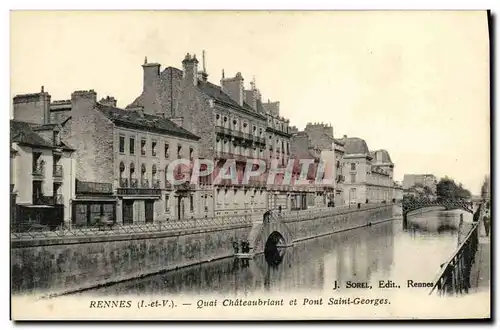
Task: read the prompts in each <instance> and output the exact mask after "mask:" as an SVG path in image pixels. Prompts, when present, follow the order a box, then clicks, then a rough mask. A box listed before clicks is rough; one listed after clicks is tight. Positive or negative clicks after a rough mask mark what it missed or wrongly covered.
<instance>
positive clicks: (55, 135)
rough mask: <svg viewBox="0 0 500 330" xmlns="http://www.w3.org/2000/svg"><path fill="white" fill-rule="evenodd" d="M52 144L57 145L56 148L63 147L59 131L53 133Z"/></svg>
mask: <svg viewBox="0 0 500 330" xmlns="http://www.w3.org/2000/svg"><path fill="white" fill-rule="evenodd" d="M52 143H53V144H54V145H55V146H59V145H61V139H60V138H59V132H58V131H54V132H53V133H52Z"/></svg>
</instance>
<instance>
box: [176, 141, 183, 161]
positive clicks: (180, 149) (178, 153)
mask: <svg viewBox="0 0 500 330" xmlns="http://www.w3.org/2000/svg"><path fill="white" fill-rule="evenodd" d="M181 154H182V146H181V145H180V144H179V145H177V158H181Z"/></svg>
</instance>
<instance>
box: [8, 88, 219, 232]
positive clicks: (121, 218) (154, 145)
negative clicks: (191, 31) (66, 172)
mask: <svg viewBox="0 0 500 330" xmlns="http://www.w3.org/2000/svg"><path fill="white" fill-rule="evenodd" d="M45 94H47V93H45ZM47 95H48V94H47ZM47 95H44V97H45V98H44V99H45V100H48V102H50V95H49V96H48V97H47ZM38 104H40V102H38ZM28 108H29V107H26V106H24V107H23V108H21V109H18V111H17V112H16V111H15V112H16V113H18V114H21V115H23V114H24V113H25V112H26V111H28V110H27V109H28ZM39 108H40V110H41V111H44V113H43V118H48V119H44V120H45V121H49V122H50V121H52V122H54V121H60V122H61V123H60V124H59V126H61V127H62V132H61V134H62V136H63V137H64V140H65V141H68V143H70V144H71V143H73V144H74V148H75V152H74V158H75V171H74V172H75V176H74V177H75V180H73V186H75V196H74V198H73V199H72V210H71V212H69V213H70V214H72V224H73V225H76V226H87V225H94V224H96V223H97V222H99V221H113V222H117V223H121V224H132V223H151V222H154V221H158V220H159V221H162V220H165V221H166V220H173V219H189V218H194V217H202V216H205V215H207V216H208V215H209V214H210V213H213V211H211V209H213V207H211V206H210V204H209V203H208V202H207V201H206V198H205V196H204V194H203V191H202V190H200V189H199V188H198V186H197V185H193V184H190V183H187V184H177V185H174V184H171V182H172V180H168V179H167V173H168V171H167V170H168V169H169V165H170V164H171V163H172V162H173V161H174V160H178V159H184V160H185V161H186V162H187V163H186V164H185V165H184V166H178V167H175V168H174V167H172V172H173V173H175V175H177V176H180V177H186V178H187V179H189V174H190V172H191V167H192V165H191V163H190V162H191V161H192V160H194V159H195V158H196V157H197V155H198V152H199V148H198V140H199V137H197V136H196V135H194V134H192V133H190V132H188V131H186V130H185V129H183V128H180V127H179V126H177V125H176V124H174V123H173V122H172V121H170V120H168V119H166V118H163V117H158V116H155V115H149V114H145V113H143V112H142V111H134V110H125V109H120V108H117V107H116V100H115V99H114V98H112V97H107V98H104V99H101V100H100V101H99V102H97V94H96V93H95V92H94V91H93V90H89V91H76V92H74V93H72V95H71V100H63V101H54V102H51V103H49V104H47V105H43V106H41V107H39ZM24 116H25V117H27V116H26V115H24ZM47 125H48V124H47ZM51 125H56V124H51ZM202 201H203V202H202Z"/></svg>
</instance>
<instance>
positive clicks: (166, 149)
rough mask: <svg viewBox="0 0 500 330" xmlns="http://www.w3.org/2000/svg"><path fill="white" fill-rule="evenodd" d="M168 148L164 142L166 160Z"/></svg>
mask: <svg viewBox="0 0 500 330" xmlns="http://www.w3.org/2000/svg"><path fill="white" fill-rule="evenodd" d="M168 147H169V145H168V143H167V142H165V158H168Z"/></svg>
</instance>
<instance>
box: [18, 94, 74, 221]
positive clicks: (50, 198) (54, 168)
mask: <svg viewBox="0 0 500 330" xmlns="http://www.w3.org/2000/svg"><path fill="white" fill-rule="evenodd" d="M38 97H40V95H34V94H30V95H28V96H27V97H26V95H18V96H17V97H16V98H15V99H14V114H16V111H15V110H16V109H18V108H17V105H18V104H19V103H22V105H23V106H25V105H26V103H28V102H29V101H30V100H33V99H37V98H38ZM33 110H36V109H33ZM34 112H36V111H34ZM32 115H33V116H32V117H31V118H27V117H26V118H23V119H27V120H30V121H31V122H29V123H28V122H23V121H18V120H11V122H10V134H11V137H10V142H11V152H10V171H11V172H10V173H11V175H10V192H11V208H12V209H11V223H12V225H13V228H14V229H17V228H19V229H21V230H25V229H28V228H32V227H45V226H48V227H50V228H52V229H54V228H56V227H59V226H61V225H64V226H67V225H69V224H70V223H71V203H72V200H73V198H74V194H75V183H74V182H75V180H74V179H75V160H74V158H73V156H74V149H73V148H72V147H70V146H69V145H68V144H66V143H65V142H63V141H62V140H61V136H60V132H61V127H60V125H51V124H41V123H40V122H42V123H43V120H40V119H43V118H40V117H38V116H37V115H36V113H32Z"/></svg>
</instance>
